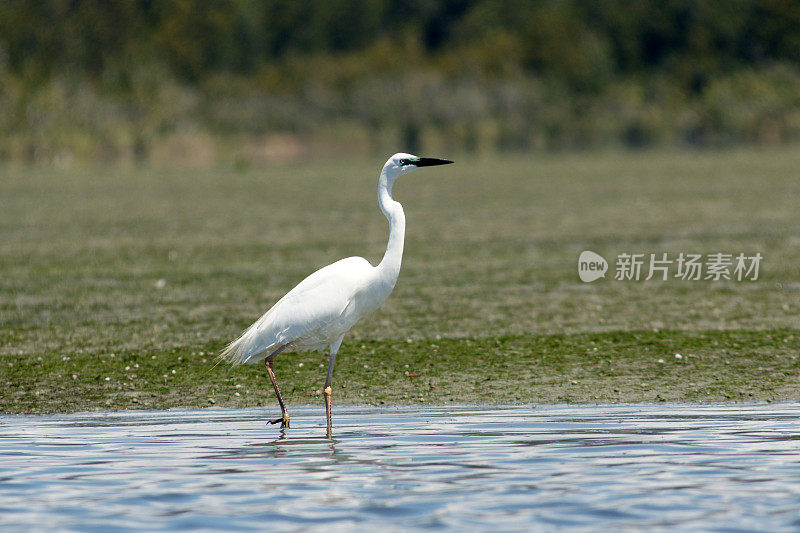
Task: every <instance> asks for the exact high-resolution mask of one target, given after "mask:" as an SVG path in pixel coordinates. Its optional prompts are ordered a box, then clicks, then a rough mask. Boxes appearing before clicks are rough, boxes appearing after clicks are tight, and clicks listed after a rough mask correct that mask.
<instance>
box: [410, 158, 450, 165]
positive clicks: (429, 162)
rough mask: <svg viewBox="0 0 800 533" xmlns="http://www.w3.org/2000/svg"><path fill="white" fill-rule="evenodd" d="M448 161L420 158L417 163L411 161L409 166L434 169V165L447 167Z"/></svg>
mask: <svg viewBox="0 0 800 533" xmlns="http://www.w3.org/2000/svg"><path fill="white" fill-rule="evenodd" d="M450 163H452V161H450V160H449V159H437V158H435V157H420V158H419V161H412V162H411V164H412V165H414V166H417V167H435V166H436V165H449V164H450Z"/></svg>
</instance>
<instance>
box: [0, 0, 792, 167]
mask: <svg viewBox="0 0 800 533" xmlns="http://www.w3.org/2000/svg"><path fill="white" fill-rule="evenodd" d="M0 109H2V112H0V158H6V159H8V158H17V157H23V158H26V159H34V160H35V159H47V158H52V157H55V156H57V155H58V154H72V155H74V156H89V157H101V158H116V157H120V156H130V157H139V158H147V157H149V156H150V155H151V154H152V153H153V152H154V151H157V148H158V147H160V146H163V143H164V140H165V139H171V140H172V141H174V142H175V143H176V144H175V146H173V148H174V149H176V150H180V149H185V150H188V151H192V150H195V149H198V147H199V148H202V147H204V146H205V147H206V148H207V149H208V150H212V151H214V150H220V149H221V148H220V147H224V146H225V145H226V143H227V144H229V145H230V146H235V147H242V146H245V147H249V148H247V149H246V150H245V151H244V152H242V153H241V154H239V156H241V157H252V158H258V157H261V156H265V157H268V155H269V153H268V152H270V150H272V151H275V150H278V151H280V150H283V151H287V150H288V151H289V152H292V151H293V150H294V152H298V153H299V152H302V150H303V146H308V145H314V146H315V147H323V148H325V147H328V148H329V149H348V148H349V149H350V150H354V149H358V148H355V146H354V145H359V146H363V148H364V149H366V150H380V151H386V150H389V151H394V150H395V149H400V148H402V149H408V150H417V149H419V147H420V145H423V144H424V145H426V146H428V145H431V144H438V145H442V146H443V147H445V148H449V149H463V150H526V149H559V148H580V147H590V146H599V145H608V144H620V145H625V146H633V147H638V146H646V145H652V144H685V145H706V146H720V145H727V144H734V143H777V142H792V141H796V140H797V139H798V138H800V2H797V1H794V0H727V1H696V0H660V1H659V0H638V1H636V0H616V1H612V0H506V1H496V0H442V1H436V0H407V1H399V0H349V1H346V0H296V1H292V0H272V1H263V0H262V1H257V0H208V1H205V2H202V1H192V0H125V1H119V2H106V1H102V0H41V1H34V0H2V1H1V2H0ZM180 139H183V141H180ZM243 139H246V140H247V141H246V142H244V141H243ZM265 139H266V140H265ZM269 139H271V140H269ZM276 139H277V140H276ZM342 139H344V141H343V140H342ZM345 141H346V142H345ZM181 142H183V144H181ZM181 146H183V148H181ZM237 149H239V148H237ZM294 152H292V153H294Z"/></svg>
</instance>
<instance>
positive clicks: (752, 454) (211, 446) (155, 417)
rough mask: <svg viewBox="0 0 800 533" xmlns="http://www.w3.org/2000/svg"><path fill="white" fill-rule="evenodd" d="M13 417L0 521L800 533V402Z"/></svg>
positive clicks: (2, 451)
mask: <svg viewBox="0 0 800 533" xmlns="http://www.w3.org/2000/svg"><path fill="white" fill-rule="evenodd" d="M274 416H276V412H275V410H274V409H269V410H265V409H240V410H202V411H166V412H121V413H91V414H76V415H52V416H0V528H2V529H3V530H6V529H8V526H15V529H22V530H45V529H73V530H83V531H85V530H106V529H114V530H126V529H131V530H132V529H148V530H158V529H160V530H175V529H225V530H264V529H269V530H304V531H305V530H315V529H316V530H325V531H328V530H334V531H336V530H352V529H361V530H373V529H375V528H376V527H380V528H381V529H382V530H386V529H389V530H407V529H415V528H419V529H423V528H424V529H434V528H439V529H464V528H466V529H467V530H475V529H483V530H485V529H489V528H491V529H493V530H497V531H505V530H530V529H536V530H552V529H561V528H565V527H568V528H573V529H584V530H605V529H609V528H622V529H659V528H664V529H683V530H696V529H714V530H747V531H753V530H760V531H780V530H786V531H797V530H798V529H800V455H798V445H799V444H800V440H798V434H797V429H798V427H799V426H798V422H800V405H763V404H744V405H741V404H739V405H685V404H684V405H658V406H652V405H613V406H602V405H600V406H596V405H581V406H539V407H435V408H416V407H408V408H388V409H386V408H381V409H378V408H352V407H351V408H338V409H335V411H334V424H335V425H334V435H335V438H334V439H333V440H327V439H325V438H324V433H325V429H324V412H323V411H322V410H320V409H316V408H300V409H294V410H292V428H291V429H290V430H288V431H286V432H285V433H284V434H281V431H280V430H279V429H276V428H275V426H267V425H265V423H264V420H265V418H267V417H274Z"/></svg>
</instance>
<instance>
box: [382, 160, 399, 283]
mask: <svg viewBox="0 0 800 533" xmlns="http://www.w3.org/2000/svg"><path fill="white" fill-rule="evenodd" d="M392 185H394V178H393V177H390V176H388V175H387V173H386V169H384V170H383V171H382V172H381V177H380V179H379V180H378V205H380V207H381V211H383V214H384V215H386V219H387V220H388V221H389V243H388V244H387V245H386V253H385V254H383V259H382V260H381V262H380V264H379V265H378V267H377V269H378V275H379V276H380V277H381V278H382V279H383V280H385V281H387V282H390V283H391V286H392V287H394V284H395V282H396V281H397V276H399V275H400V263H401V262H402V260H403V241H404V240H405V237H406V215H405V213H403V206H402V205H400V202H396V201H394V200H393V199H392Z"/></svg>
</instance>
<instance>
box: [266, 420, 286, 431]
mask: <svg viewBox="0 0 800 533" xmlns="http://www.w3.org/2000/svg"><path fill="white" fill-rule="evenodd" d="M278 422H280V423H281V429H283V428H288V427H289V419H288V418H276V419H275V420H268V421H267V423H268V424H277V423H278Z"/></svg>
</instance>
